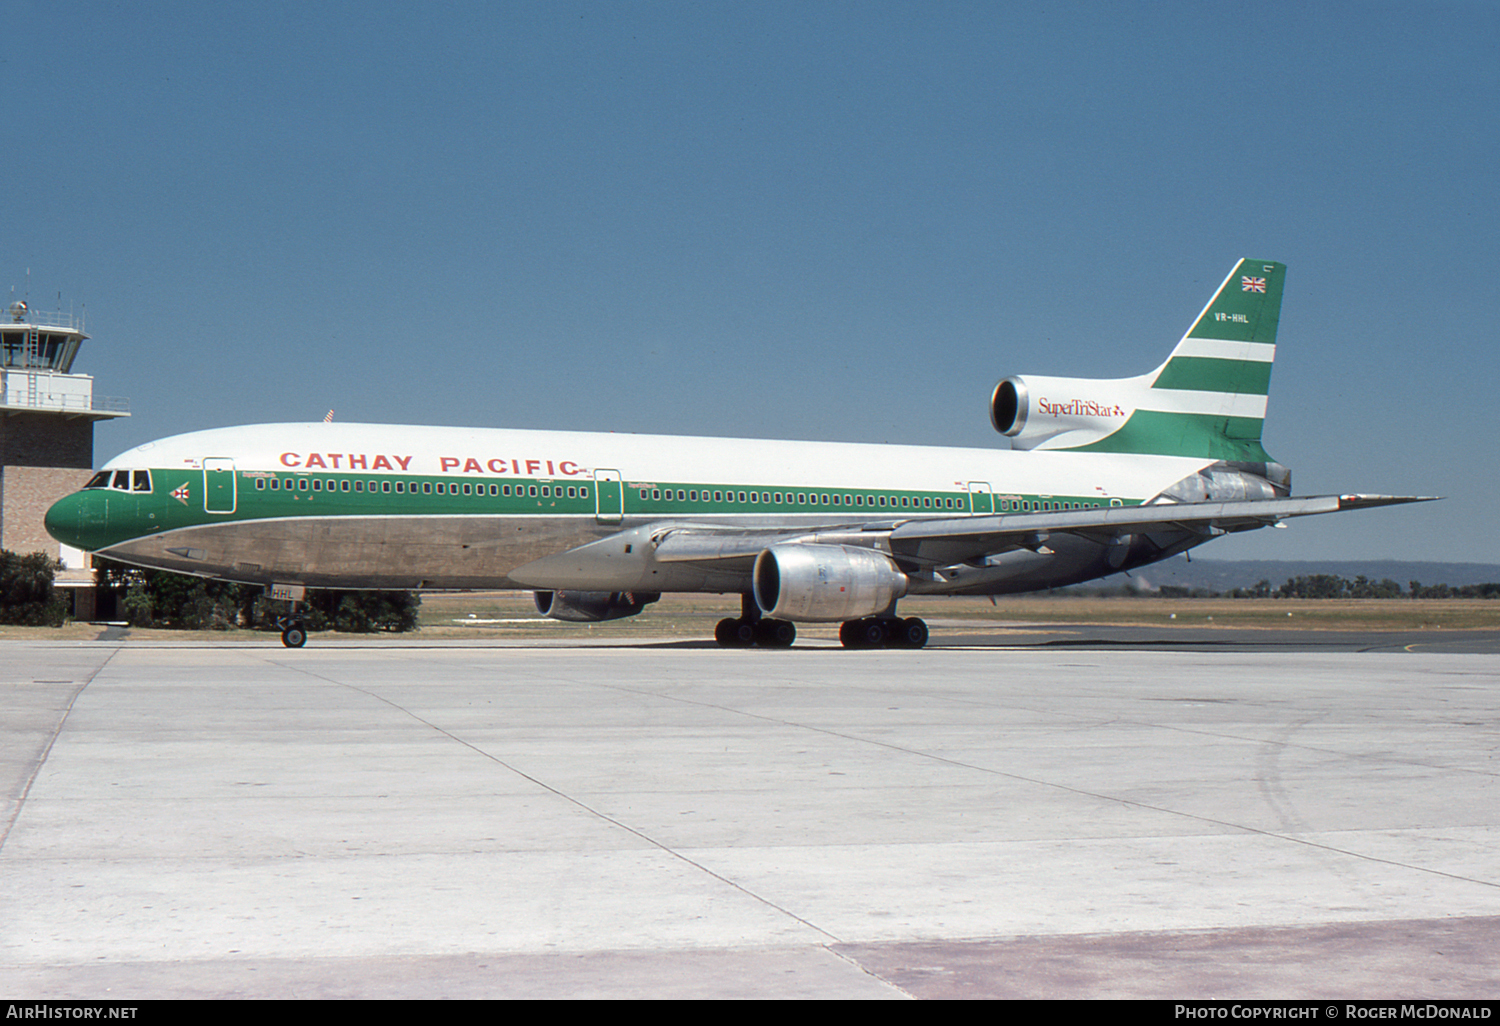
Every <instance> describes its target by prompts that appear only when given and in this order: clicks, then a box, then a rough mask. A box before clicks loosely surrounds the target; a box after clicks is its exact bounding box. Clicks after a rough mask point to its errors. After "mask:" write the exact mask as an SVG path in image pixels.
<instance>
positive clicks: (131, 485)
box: [84, 470, 151, 492]
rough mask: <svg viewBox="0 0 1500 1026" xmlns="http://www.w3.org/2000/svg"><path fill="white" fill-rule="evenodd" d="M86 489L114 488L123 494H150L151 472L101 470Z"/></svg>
mask: <svg viewBox="0 0 1500 1026" xmlns="http://www.w3.org/2000/svg"><path fill="white" fill-rule="evenodd" d="M84 487H85V488H113V489H115V490H116V491H121V492H150V491H151V471H149V470H101V471H99V473H97V474H95V475H94V476H93V477H91V478H89V483H88V484H86V485H84Z"/></svg>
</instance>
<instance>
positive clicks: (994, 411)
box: [990, 375, 1149, 449]
mask: <svg viewBox="0 0 1500 1026" xmlns="http://www.w3.org/2000/svg"><path fill="white" fill-rule="evenodd" d="M1142 387H1149V375H1148V376H1147V378H1145V379H1142V378H1113V379H1111V378H1043V377H1036V376H1034V375H1028V376H1025V377H1022V376H1020V375H1014V376H1012V377H1008V378H1005V379H1003V380H1002V381H1001V382H1000V383H999V384H998V385H996V386H995V391H994V393H993V394H992V395H991V396H990V423H991V424H993V425H994V427H995V430H996V431H998V432H1000V433H1001V434H1002V435H1004V436H1006V437H1007V438H1009V439H1010V440H1011V443H1010V444H1011V447H1012V448H1015V449H1034V448H1038V447H1041V448H1048V449H1050V448H1060V447H1062V446H1066V445H1081V444H1087V443H1088V442H1090V441H1094V440H1096V439H1099V438H1103V437H1104V436H1105V435H1108V434H1111V433H1113V432H1114V431H1117V430H1119V429H1120V428H1121V427H1123V426H1124V425H1125V421H1127V420H1129V419H1130V415H1131V414H1132V413H1134V412H1135V408H1136V399H1137V397H1138V396H1139V394H1140V390H1141V388H1142ZM1065 436H1066V437H1065Z"/></svg>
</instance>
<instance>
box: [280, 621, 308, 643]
mask: <svg viewBox="0 0 1500 1026" xmlns="http://www.w3.org/2000/svg"><path fill="white" fill-rule="evenodd" d="M281 643H282V644H283V645H285V646H286V647H287V648H301V647H302V646H303V645H305V644H307V631H306V630H305V629H303V627H302V625H301V624H293V625H292V626H290V627H288V628H287V629H286V630H284V631H282V632H281Z"/></svg>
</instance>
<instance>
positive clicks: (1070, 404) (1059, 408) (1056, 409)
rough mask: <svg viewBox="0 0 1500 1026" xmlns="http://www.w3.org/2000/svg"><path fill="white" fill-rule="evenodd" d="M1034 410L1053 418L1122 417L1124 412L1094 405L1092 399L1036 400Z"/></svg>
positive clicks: (1106, 404)
mask: <svg viewBox="0 0 1500 1026" xmlns="http://www.w3.org/2000/svg"><path fill="white" fill-rule="evenodd" d="M1036 408H1037V409H1038V410H1039V411H1041V412H1042V413H1050V414H1051V415H1052V416H1054V417H1123V416H1125V411H1124V410H1122V409H1120V407H1119V406H1118V405H1112V404H1110V403H1096V402H1094V401H1093V400H1092V399H1067V400H1064V401H1063V402H1060V403H1055V402H1053V401H1052V400H1050V399H1038V400H1037V401H1036Z"/></svg>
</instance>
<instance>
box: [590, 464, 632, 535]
mask: <svg viewBox="0 0 1500 1026" xmlns="http://www.w3.org/2000/svg"><path fill="white" fill-rule="evenodd" d="M594 519H595V520H596V521H598V522H599V523H601V524H618V523H619V522H620V521H621V520H623V519H625V487H624V485H622V484H621V483H620V472H619V471H618V470H596V471H594Z"/></svg>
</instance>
